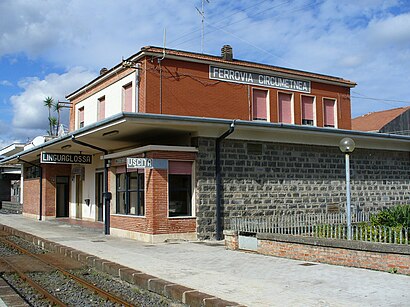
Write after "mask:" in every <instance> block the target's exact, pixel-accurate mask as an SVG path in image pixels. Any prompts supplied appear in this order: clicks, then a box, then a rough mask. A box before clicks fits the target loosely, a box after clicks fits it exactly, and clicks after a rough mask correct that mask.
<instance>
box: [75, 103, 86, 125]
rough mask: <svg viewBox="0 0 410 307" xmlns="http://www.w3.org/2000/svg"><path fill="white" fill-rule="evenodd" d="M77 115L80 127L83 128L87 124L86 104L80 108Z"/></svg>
mask: <svg viewBox="0 0 410 307" xmlns="http://www.w3.org/2000/svg"><path fill="white" fill-rule="evenodd" d="M81 114H82V116H81ZM77 115H78V129H81V128H83V127H84V126H85V108H84V106H82V107H79V108H78V111H77ZM81 117H82V119H83V120H82V121H81Z"/></svg>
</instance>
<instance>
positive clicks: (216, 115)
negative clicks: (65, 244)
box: [2, 46, 410, 242]
mask: <svg viewBox="0 0 410 307" xmlns="http://www.w3.org/2000/svg"><path fill="white" fill-rule="evenodd" d="M355 85H356V84H355V83H354V82H352V81H348V80H345V79H342V78H338V77H332V76H327V75H321V74H316V73H311V72H305V71H299V70H293V69H286V68H282V67H276V66H269V65H264V64H260V63H253V62H246V61H241V60H237V59H235V58H234V57H233V52H232V48H231V47H230V46H224V47H223V48H222V50H221V55H219V56H212V55H205V54H197V53H191V52H185V51H180V50H171V49H162V48H157V47H144V48H142V49H141V50H140V51H139V52H138V53H136V54H135V55H133V56H131V57H130V58H128V59H127V60H124V61H122V62H121V63H119V64H118V65H117V66H115V67H113V68H111V69H102V70H101V73H100V75H99V76H98V77H97V78H96V79H94V80H92V81H91V82H90V83H88V84H86V85H84V86H83V87H81V88H79V89H78V90H76V91H74V92H73V93H71V94H69V95H68V96H67V99H68V100H69V101H70V103H71V104H72V107H71V111H70V112H71V113H70V133H69V134H68V135H65V136H62V137H58V138H55V139H53V140H51V141H48V142H45V143H43V144H40V145H38V146H35V147H33V148H30V149H28V150H25V151H23V152H21V153H19V154H16V155H14V156H11V157H9V158H7V159H5V162H2V163H9V164H10V163H20V164H22V165H23V178H24V179H23V181H24V185H23V187H24V188H23V193H22V203H23V214H24V215H26V216H27V217H32V218H39V219H58V218H70V219H79V220H86V221H92V222H99V223H104V225H105V232H106V233H107V234H112V235H117V236H123V237H129V238H135V239H138V240H143V241H147V242H163V241H165V240H173V239H181V240H194V239H215V238H217V239H221V238H222V230H223V229H227V228H228V227H229V223H230V218H232V217H238V216H261V215H273V214H276V213H278V212H286V213H301V212H312V213H315V212H317V213H319V212H327V211H328V210H330V208H331V210H336V211H338V210H340V211H343V210H344V207H345V193H346V191H345V186H344V184H345V179H344V175H345V165H344V155H343V154H342V153H341V152H340V150H339V148H338V145H339V141H340V140H341V139H342V138H344V137H350V138H352V139H353V140H354V141H355V143H356V150H355V152H354V153H352V157H351V161H352V204H353V206H354V209H355V210H371V209H374V208H382V207H388V206H392V205H396V204H404V203H406V202H407V203H408V202H409V201H410V195H409V190H410V155H409V152H410V137H408V136H400V135H387V134H376V133H367V132H359V131H353V130H351V102H350V89H351V88H353V87H354V86H355Z"/></svg>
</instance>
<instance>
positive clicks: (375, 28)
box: [369, 13, 410, 46]
mask: <svg viewBox="0 0 410 307" xmlns="http://www.w3.org/2000/svg"><path fill="white" fill-rule="evenodd" d="M369 34H370V35H371V39H372V40H373V41H375V43H381V44H383V45H385V46H386V45H390V44H399V45H402V44H404V45H407V46H410V13H408V14H402V15H398V16H389V18H386V19H383V20H374V21H372V22H371V23H370V25H369Z"/></svg>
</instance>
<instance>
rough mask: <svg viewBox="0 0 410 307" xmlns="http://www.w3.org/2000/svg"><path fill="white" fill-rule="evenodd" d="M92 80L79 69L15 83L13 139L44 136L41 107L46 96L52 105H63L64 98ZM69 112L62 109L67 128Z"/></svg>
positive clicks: (45, 114)
mask: <svg viewBox="0 0 410 307" xmlns="http://www.w3.org/2000/svg"><path fill="white" fill-rule="evenodd" d="M94 77H95V75H94V74H93V73H90V72H89V71H86V70H84V69H82V68H79V67H77V68H73V69H70V70H69V71H68V72H66V73H63V74H61V75H59V74H54V73H53V74H49V75H47V76H46V77H45V78H44V79H39V78H37V77H34V78H25V79H23V80H21V81H20V82H19V87H20V88H21V89H22V92H21V93H20V94H18V95H15V96H12V97H11V99H10V100H11V103H12V105H13V120H12V129H13V130H14V133H15V134H16V135H19V136H22V137H23V138H24V137H33V136H36V135H39V134H45V132H46V131H47V128H48V120H47V118H48V109H47V108H46V107H45V106H44V102H43V101H44V99H45V97H47V96H51V97H53V99H54V100H55V101H58V100H59V101H65V100H66V99H65V96H66V95H67V94H68V93H70V92H71V91H73V90H75V89H77V88H79V87H81V86H82V85H83V84H85V83H87V82H89V81H90V80H92V79H93V78H94ZM68 113H69V111H68V110H66V109H64V111H63V113H62V121H63V122H64V123H65V124H66V125H67V124H68Z"/></svg>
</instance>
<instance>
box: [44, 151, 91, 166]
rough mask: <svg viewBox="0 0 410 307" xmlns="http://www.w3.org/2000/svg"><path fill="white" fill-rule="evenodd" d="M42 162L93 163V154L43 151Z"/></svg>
mask: <svg viewBox="0 0 410 307" xmlns="http://www.w3.org/2000/svg"><path fill="white" fill-rule="evenodd" d="M40 162H41V163H54V164H91V163H92V155H83V154H67V153H52V152H44V151H43V152H42V153H41V159H40Z"/></svg>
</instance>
